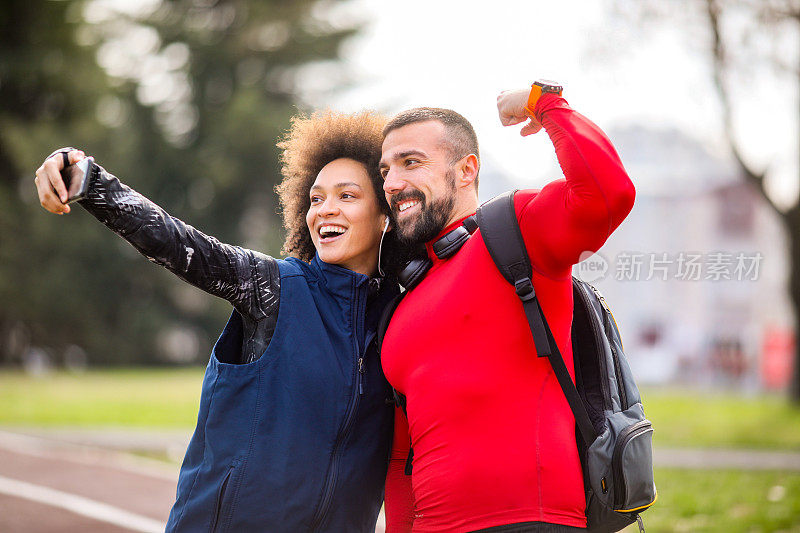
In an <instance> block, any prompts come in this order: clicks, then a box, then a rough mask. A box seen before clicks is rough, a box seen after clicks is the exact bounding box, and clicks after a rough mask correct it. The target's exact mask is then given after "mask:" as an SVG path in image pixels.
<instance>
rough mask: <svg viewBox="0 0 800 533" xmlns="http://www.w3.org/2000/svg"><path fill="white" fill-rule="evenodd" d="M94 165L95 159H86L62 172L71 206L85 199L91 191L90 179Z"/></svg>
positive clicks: (68, 201)
mask: <svg viewBox="0 0 800 533" xmlns="http://www.w3.org/2000/svg"><path fill="white" fill-rule="evenodd" d="M93 164H94V158H93V157H85V158H83V159H81V160H80V161H78V162H77V163H75V164H72V165H69V166H68V167H66V168H64V169H63V170H62V171H61V179H63V180H64V186H65V187H66V188H67V202H66V203H68V204H71V203H72V202H76V201H78V200H81V199H83V198H86V193H87V192H88V191H89V178H90V177H91V175H90V172H91V171H92V165H93Z"/></svg>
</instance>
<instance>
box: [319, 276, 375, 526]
mask: <svg viewBox="0 0 800 533" xmlns="http://www.w3.org/2000/svg"><path fill="white" fill-rule="evenodd" d="M356 290H358V288H356ZM356 304H357V305H355V306H354V308H355V311H354V317H353V324H354V326H355V328H356V332H355V333H356V335H354V339H353V347H354V349H355V353H356V354H357V355H358V358H357V360H356V365H355V366H354V367H353V370H354V374H355V375H354V379H355V387H354V388H353V394H352V396H351V397H350V402H349V404H348V406H347V412H346V413H345V419H344V423H343V424H342V429H341V431H339V434H338V435H337V436H336V442H335V443H334V445H333V452H332V453H331V467H330V471H329V473H328V477H327V478H326V479H325V486H324V488H323V490H322V500H321V501H320V504H319V508H318V509H317V512H316V514H315V515H314V519H313V520H312V521H311V527H310V529H311V531H315V530H316V529H317V528H318V527H319V526H320V525H321V524H322V523H323V521H324V520H325V518H326V516H327V514H328V510H329V509H330V505H331V500H332V498H333V492H334V490H333V489H334V487H335V486H336V477H337V475H338V473H339V472H338V470H339V456H340V455H341V453H340V452H341V448H342V445H343V444H344V442H345V441H346V440H347V437H349V436H350V429H352V428H351V426H352V425H353V419H354V418H355V413H356V410H357V409H358V400H359V398H360V397H361V392H362V388H361V376H362V374H363V365H364V363H363V359H364V356H363V354H362V353H361V351H360V348H359V346H358V338H359V336H360V334H361V329H362V327H363V326H362V325H361V321H360V320H358V317H359V316H360V315H363V313H361V312H360V311H361V305H362V298H361V295H360V294H359V296H358V298H357V301H356ZM370 340H371V339H370ZM367 346H369V343H368V342H367V341H366V339H365V342H364V351H365V352H366V348H367Z"/></svg>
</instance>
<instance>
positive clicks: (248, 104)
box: [0, 0, 355, 364]
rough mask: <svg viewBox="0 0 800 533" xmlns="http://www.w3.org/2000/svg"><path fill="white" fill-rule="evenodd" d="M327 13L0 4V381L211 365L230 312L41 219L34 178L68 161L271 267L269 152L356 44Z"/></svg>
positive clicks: (223, 6)
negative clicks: (73, 158)
mask: <svg viewBox="0 0 800 533" xmlns="http://www.w3.org/2000/svg"><path fill="white" fill-rule="evenodd" d="M336 7H337V6H336V4H335V2H319V1H312V0H299V1H294V2H280V1H277V0H271V1H255V0H230V1H224V0H220V1H214V0H175V1H168V0H164V1H159V0H149V1H142V2H115V1H113V0H92V1H88V0H84V1H71V2H55V1H44V0H7V1H6V2H4V3H3V9H2V10H0V364H15V363H18V362H20V361H22V360H23V359H31V356H30V355H31V354H34V355H36V354H39V359H43V360H46V359H51V360H53V361H55V362H56V364H59V363H60V362H61V361H62V360H64V359H65V358H66V359H67V360H69V361H70V362H72V363H76V364H79V363H80V362H81V359H87V358H88V361H89V362H91V363H109V364H130V363H148V364H153V363H161V362H165V361H167V360H169V359H170V357H168V355H169V354H170V353H171V354H172V359H173V360H175V359H181V352H184V353H183V355H182V358H183V359H184V360H188V359H191V358H195V357H197V355H196V354H198V353H199V354H202V355H200V358H201V359H202V358H204V354H206V353H208V351H209V349H210V343H211V342H213V339H214V338H215V337H216V335H217V334H218V332H219V330H221V327H222V325H223V324H224V320H225V318H226V315H227V313H228V312H229V306H228V305H227V304H226V303H225V302H223V301H221V300H216V299H214V298H213V297H211V296H208V295H205V294H204V293H199V291H197V290H196V289H193V288H191V287H188V286H184V285H183V284H182V283H181V282H179V281H177V280H176V279H175V278H173V277H172V275H171V274H169V273H168V272H166V271H163V270H162V269H161V268H159V267H156V266H154V265H151V264H149V263H148V262H147V261H145V260H144V259H143V258H142V257H141V256H139V255H138V254H137V253H136V252H135V251H134V250H133V248H131V247H130V246H128V245H127V243H124V242H123V241H121V240H120V239H119V238H118V237H117V236H115V235H113V234H112V233H111V232H109V231H108V230H107V229H106V228H104V227H102V226H101V225H100V224H99V223H98V222H97V221H96V220H95V219H94V218H92V217H91V216H89V215H88V214H87V213H86V212H84V211H83V210H82V209H80V208H77V209H73V212H72V214H70V215H67V216H61V217H59V216H55V215H51V214H49V213H46V212H45V211H43V210H42V209H41V207H40V206H39V205H38V200H37V197H36V191H35V187H34V184H33V176H34V171H35V170H36V168H37V167H38V166H39V165H40V164H41V162H42V161H43V159H44V157H45V156H46V155H47V154H49V153H50V152H51V151H52V150H54V149H55V148H58V147H61V146H66V145H71V146H76V147H79V148H81V149H83V150H84V151H85V152H86V153H87V154H89V155H93V156H94V157H95V159H96V161H97V162H98V163H99V164H101V165H103V166H104V167H105V168H106V169H107V170H109V171H110V172H112V173H114V174H116V175H117V176H119V177H120V178H121V179H122V180H123V181H124V182H125V183H127V184H128V185H130V186H132V187H133V188H134V189H136V190H138V191H139V192H141V193H142V194H144V195H145V196H148V197H149V198H151V199H153V200H154V201H155V202H156V203H158V204H160V205H161V206H163V207H164V208H165V209H166V210H167V211H169V212H170V213H171V214H173V215H175V216H177V217H179V218H181V219H183V220H185V221H187V222H189V223H191V224H193V225H194V226H196V227H198V228H199V229H201V230H202V231H204V232H206V233H209V234H212V235H215V236H216V237H218V238H219V239H220V240H222V241H224V242H230V243H232V244H242V245H245V246H248V247H252V248H256V249H258V250H260V251H264V252H266V253H270V254H273V255H277V253H278V251H279V249H280V244H281V239H282V234H283V231H282V228H281V226H280V218H279V216H278V215H277V213H276V209H277V202H276V198H275V195H274V193H273V187H274V185H275V184H276V183H277V181H278V180H279V162H278V151H277V148H276V147H275V142H276V140H277V138H278V137H279V136H280V135H281V134H282V132H283V131H284V130H285V129H286V128H287V127H288V124H289V118H290V117H291V116H292V115H293V114H295V113H296V112H297V107H296V100H297V97H296V95H297V94H298V92H299V90H298V86H299V85H300V84H301V83H303V82H307V81H308V79H309V78H310V76H309V75H308V72H307V70H308V69H310V68H311V69H313V68H314V66H315V65H317V66H318V65H327V69H328V70H327V72H332V71H333V72H335V71H336V67H335V65H336V61H337V59H338V53H339V52H338V50H339V44H340V43H341V42H342V40H343V39H345V38H347V37H348V36H350V35H352V34H353V33H354V32H355V28H352V27H349V26H347V25H341V24H338V25H337V24H334V23H333V22H329V21H330V20H335V17H330V16H329V13H330V12H332V11H333V10H335V8H336ZM304 69H306V70H304ZM312 81H313V80H312ZM323 81H324V80H323ZM197 293H199V294H197ZM26 354H27V355H26ZM32 359H33V360H34V361H35V360H37V358H36V357H33V358H32Z"/></svg>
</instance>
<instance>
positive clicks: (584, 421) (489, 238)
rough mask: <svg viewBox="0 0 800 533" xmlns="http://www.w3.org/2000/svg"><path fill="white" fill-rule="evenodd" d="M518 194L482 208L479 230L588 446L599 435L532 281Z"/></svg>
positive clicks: (489, 202) (505, 194)
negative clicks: (516, 203)
mask: <svg viewBox="0 0 800 533" xmlns="http://www.w3.org/2000/svg"><path fill="white" fill-rule="evenodd" d="M514 193H516V191H509V192H506V193H503V194H501V195H499V196H497V197H495V198H493V199H491V200H489V201H488V202H486V203H485V204H483V205H482V206H480V207H479V208H478V227H479V228H480V230H481V236H482V237H483V241H484V243H485V244H486V248H487V249H488V250H489V255H491V256H492V260H493V261H494V263H495V265H497V269H498V270H499V271H500V273H501V274H502V275H503V277H504V278H505V279H506V281H508V282H509V283H510V284H511V285H513V286H514V290H516V292H517V296H519V299H520V300H521V301H522V307H523V309H524V310H525V316H526V318H527V319H528V325H529V326H530V328H531V334H532V335H533V342H534V345H535V346H536V353H537V355H538V356H539V357H547V358H548V359H549V360H550V364H551V365H552V367H553V372H554V373H555V375H556V378H557V379H558V384H559V385H560V386H561V390H562V391H564V396H565V397H566V399H567V402H568V403H569V406H570V408H571V409H572V413H573V415H574V416H575V422H576V423H577V424H578V428H579V429H580V432H581V435H582V437H583V441H584V443H585V444H586V445H587V446H588V445H590V444H591V443H592V442H594V440H595V439H596V438H597V433H596V432H595V430H594V426H593V425H592V422H591V420H590V419H589V414H588V413H587V412H586V407H585V406H584V405H583V401H582V400H581V397H580V394H579V393H578V390H577V389H576V388H575V384H574V383H573V382H572V378H571V377H570V375H569V371H568V370H567V365H566V364H565V363H564V358H563V357H562V356H561V352H560V351H559V349H558V345H557V344H556V342H555V339H554V338H553V333H552V331H551V330H550V326H549V325H548V324H547V319H546V318H545V316H544V313H543V312H542V308H541V306H540V305H539V300H538V298H536V291H535V290H534V288H533V283H532V282H531V273H532V268H531V262H530V258H529V257H528V251H527V249H526V248H525V241H524V240H523V238H522V232H521V231H520V228H519V221H518V220H517V214H516V211H515V210H514Z"/></svg>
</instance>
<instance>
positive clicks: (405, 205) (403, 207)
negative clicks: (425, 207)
mask: <svg viewBox="0 0 800 533" xmlns="http://www.w3.org/2000/svg"><path fill="white" fill-rule="evenodd" d="M418 203H419V202H418V201H417V200H414V201H410V202H403V203H401V204H400V205H398V206H397V210H398V211H400V212H401V213H402V212H403V211H405V210H406V209H408V208H409V207H412V206H415V205H417V204H418Z"/></svg>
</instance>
